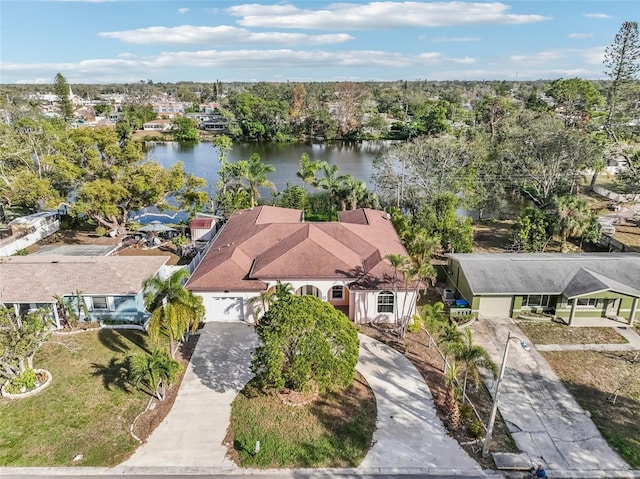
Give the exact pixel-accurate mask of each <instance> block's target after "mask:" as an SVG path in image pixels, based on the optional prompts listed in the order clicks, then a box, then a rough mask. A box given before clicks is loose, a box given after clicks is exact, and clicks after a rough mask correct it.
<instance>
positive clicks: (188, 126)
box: [171, 116, 200, 141]
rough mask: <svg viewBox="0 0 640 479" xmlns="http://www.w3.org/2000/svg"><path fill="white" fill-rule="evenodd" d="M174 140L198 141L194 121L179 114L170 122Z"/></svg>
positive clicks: (198, 136) (198, 135)
mask: <svg viewBox="0 0 640 479" xmlns="http://www.w3.org/2000/svg"><path fill="white" fill-rule="evenodd" d="M171 124H172V127H173V137H174V138H175V139H176V141H198V138H200V134H199V133H198V129H197V128H196V122H195V121H194V120H192V119H191V118H189V117H187V116H179V117H177V118H174V120H173V121H172V122H171Z"/></svg>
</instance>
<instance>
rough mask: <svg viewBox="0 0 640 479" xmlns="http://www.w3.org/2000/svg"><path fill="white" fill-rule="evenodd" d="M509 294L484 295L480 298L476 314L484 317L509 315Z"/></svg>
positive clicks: (511, 299)
mask: <svg viewBox="0 0 640 479" xmlns="http://www.w3.org/2000/svg"><path fill="white" fill-rule="evenodd" d="M512 303H513V298H512V297H511V296H484V297H481V298H480V307H479V308H478V314H479V315H480V316H484V317H485V318H495V317H502V318H504V317H507V318H508V317H509V316H511V304H512Z"/></svg>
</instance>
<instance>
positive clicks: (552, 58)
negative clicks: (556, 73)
mask: <svg viewBox="0 0 640 479" xmlns="http://www.w3.org/2000/svg"><path fill="white" fill-rule="evenodd" d="M567 57H568V55H567V53H566V52H563V51H560V50H550V51H544V52H538V53H534V54H532V55H511V56H510V57H509V60H510V61H511V62H513V63H528V64H532V63H549V62H558V61H560V60H564V59H566V58H567Z"/></svg>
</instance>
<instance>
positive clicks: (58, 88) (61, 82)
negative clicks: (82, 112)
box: [53, 73, 73, 121]
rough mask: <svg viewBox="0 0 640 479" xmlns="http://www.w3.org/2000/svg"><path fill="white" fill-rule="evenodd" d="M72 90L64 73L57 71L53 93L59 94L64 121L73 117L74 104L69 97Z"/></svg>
mask: <svg viewBox="0 0 640 479" xmlns="http://www.w3.org/2000/svg"><path fill="white" fill-rule="evenodd" d="M70 91H71V90H70V88H69V84H68V83H67V79H66V78H65V77H64V76H63V75H62V73H57V74H56V77H55V80H54V84H53V93H55V94H56V95H58V101H59V102H60V114H61V115H62V118H63V119H64V121H69V120H71V119H72V118H73V106H72V105H71V100H70V99H69V93H70Z"/></svg>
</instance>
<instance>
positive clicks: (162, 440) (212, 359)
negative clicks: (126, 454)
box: [118, 322, 258, 470]
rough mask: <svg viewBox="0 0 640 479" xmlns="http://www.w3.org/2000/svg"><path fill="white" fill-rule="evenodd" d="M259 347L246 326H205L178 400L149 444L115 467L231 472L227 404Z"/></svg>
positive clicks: (241, 384) (247, 374) (245, 378)
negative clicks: (212, 468)
mask: <svg viewBox="0 0 640 479" xmlns="http://www.w3.org/2000/svg"><path fill="white" fill-rule="evenodd" d="M257 344H258V337H257V336H256V334H255V330H254V328H253V327H252V326H248V325H247V324H245V323H241V322H235V323H207V324H206V325H205V327H204V329H203V330H202V332H201V333H200V338H199V339H198V344H197V345H196V348H195V351H194V352H193V356H192V357H191V362H190V363H189V366H188V368H187V371H186V373H185V376H184V379H183V380H182V385H181V386H180V391H179V392H178V397H177V398H176V402H175V403H174V405H173V408H171V411H170V412H169V414H168V415H167V417H166V418H165V419H164V421H163V422H162V423H161V424H160V425H159V426H158V427H157V428H156V430H155V431H153V433H152V434H151V436H150V437H149V439H148V441H147V442H146V443H145V444H143V445H142V446H140V447H139V448H138V449H137V450H136V451H135V452H134V453H133V455H132V456H131V457H130V458H129V459H128V460H127V461H125V462H123V463H122V464H121V465H120V466H118V468H123V467H124V468H125V469H127V468H139V467H150V466H152V467H158V466H170V467H176V466H178V467H182V468H198V467H221V468H225V469H229V470H231V469H235V468H237V466H236V465H235V464H234V463H233V462H232V461H230V460H229V459H228V458H227V457H226V455H227V448H226V446H224V445H223V441H224V437H225V435H226V433H227V427H228V425H229V417H230V415H231V403H232V401H233V399H234V398H235V397H236V395H237V394H238V392H239V391H240V390H241V389H242V388H243V387H244V385H245V384H246V383H247V382H248V381H249V379H251V371H250V364H251V356H252V355H253V351H254V349H255V347H256V346H257Z"/></svg>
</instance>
